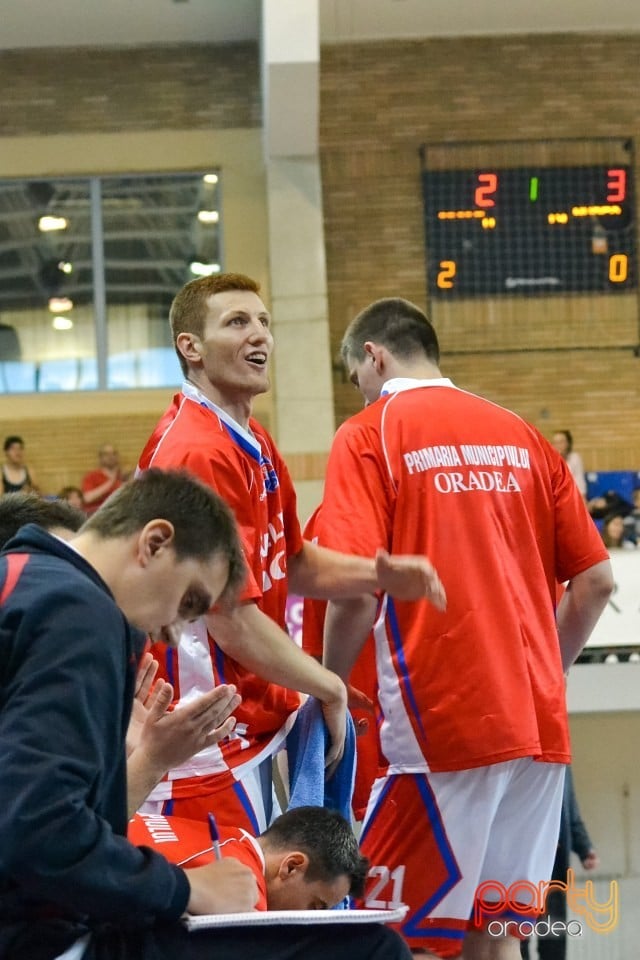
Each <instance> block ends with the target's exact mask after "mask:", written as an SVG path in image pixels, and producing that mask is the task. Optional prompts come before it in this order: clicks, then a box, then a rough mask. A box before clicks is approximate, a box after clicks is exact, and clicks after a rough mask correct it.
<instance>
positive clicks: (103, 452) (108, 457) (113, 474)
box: [81, 443, 127, 516]
mask: <svg viewBox="0 0 640 960" xmlns="http://www.w3.org/2000/svg"><path fill="white" fill-rule="evenodd" d="M126 479H127V477H126V476H125V474H124V473H123V472H122V470H121V469H120V458H119V455H118V451H117V450H116V448H115V447H114V446H113V445H112V444H110V443H103V444H102V446H101V447H100V449H99V450H98V467H97V469H96V470H91V471H90V472H89V473H86V474H85V475H84V477H83V478H82V484H81V486H82V493H83V496H84V509H85V513H87V514H88V515H89V516H91V515H92V514H94V513H95V512H96V510H97V509H98V507H100V506H101V505H102V504H103V503H104V502H105V500H106V499H107V498H108V497H110V496H111V494H112V493H113V492H114V490H117V489H118V487H121V486H122V484H123V483H124V481H125V480H126Z"/></svg>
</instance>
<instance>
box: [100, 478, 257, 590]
mask: <svg viewBox="0 0 640 960" xmlns="http://www.w3.org/2000/svg"><path fill="white" fill-rule="evenodd" d="M157 519H162V520H168V521H169V523H171V525H172V526H173V529H174V541H173V547H174V550H175V554H176V558H177V560H178V561H181V560H204V561H207V560H209V559H210V558H212V557H215V556H220V557H222V558H224V559H225V560H226V561H227V563H228V566H229V575H228V577H227V584H226V586H225V589H224V591H223V593H222V596H221V598H220V600H222V601H224V602H225V603H232V602H233V601H234V599H235V597H236V595H237V594H238V592H239V591H240V589H241V587H242V585H243V584H244V580H245V575H246V567H245V562H244V554H243V552H242V546H241V544H240V537H239V535H238V529H237V526H236V521H235V517H234V515H233V513H232V512H231V509H230V507H228V506H227V504H226V503H225V502H224V500H222V498H221V497H219V496H218V494H217V493H214V491H213V490H211V489H210V488H209V487H207V486H205V484H204V483H201V482H200V480H198V479H197V478H196V477H193V476H192V475H191V474H190V473H188V472H187V471H186V470H158V469H157V468H155V467H152V468H151V469H149V470H145V471H144V472H143V473H141V474H139V475H138V476H137V477H135V479H133V480H129V481H128V483H125V484H124V485H123V486H122V487H120V488H119V489H118V490H116V491H115V493H112V494H111V496H110V497H109V499H108V500H107V501H106V502H105V503H103V504H102V506H101V507H99V509H98V510H97V511H96V512H95V513H94V514H93V516H92V517H90V518H89V519H88V520H87V522H86V523H85V524H84V527H83V531H84V530H92V531H93V532H94V533H96V534H97V535H98V536H100V537H102V538H103V539H105V540H108V539H114V538H116V537H126V536H129V535H130V534H132V533H137V532H138V531H139V530H142V528H143V527H144V526H146V524H147V523H149V522H150V521H151V520H157Z"/></svg>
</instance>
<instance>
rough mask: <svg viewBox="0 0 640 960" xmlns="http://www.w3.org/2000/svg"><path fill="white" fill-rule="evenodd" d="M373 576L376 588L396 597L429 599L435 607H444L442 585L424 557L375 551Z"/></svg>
mask: <svg viewBox="0 0 640 960" xmlns="http://www.w3.org/2000/svg"><path fill="white" fill-rule="evenodd" d="M376 575H377V577H378V586H379V587H380V589H381V590H384V592H385V593H388V594H390V596H392V597H395V599H396V600H430V601H431V603H432V604H433V605H434V607H437V608H438V610H445V609H446V606H447V597H446V594H445V592H444V587H443V586H442V583H441V582H440V578H439V576H438V574H437V573H436V571H435V569H434V568H433V566H432V565H431V564H430V563H429V561H428V560H427V558H426V557H420V556H411V555H402V556H391V555H390V554H389V553H387V551H386V550H382V549H381V550H378V552H377V554H376Z"/></svg>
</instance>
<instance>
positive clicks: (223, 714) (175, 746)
mask: <svg viewBox="0 0 640 960" xmlns="http://www.w3.org/2000/svg"><path fill="white" fill-rule="evenodd" d="M159 684H162V686H161V688H160V691H159V692H158V693H157V694H156V687H158V685H159ZM172 696H173V688H172V686H171V684H170V683H165V682H164V681H157V682H156V686H155V687H154V689H153V690H152V692H151V694H150V695H149V697H148V698H147V701H146V703H145V709H146V716H145V719H144V722H143V724H142V726H141V728H140V736H139V739H138V746H137V748H136V750H139V751H142V752H143V753H144V754H145V755H146V757H147V759H148V762H149V764H150V766H152V767H153V768H154V769H155V770H157V771H161V773H160V776H162V775H164V773H165V772H166V771H167V770H170V769H171V768H172V767H177V766H179V765H180V764H181V763H184V762H185V760H188V759H189V758H190V757H192V756H193V755H194V754H195V753H199V752H200V750H204V748H205V747H210V746H212V745H213V744H214V743H218V741H219V740H224V738H225V737H228V736H229V734H230V733H231V732H232V731H233V728H234V726H235V723H236V721H235V717H232V716H231V714H232V713H233V711H234V710H235V709H236V708H237V707H238V706H239V705H240V700H241V698H240V696H239V695H238V694H237V693H236V688H235V687H234V686H232V685H226V684H224V685H221V686H218V687H214V689H213V690H210V691H209V692H208V693H204V694H202V695H201V696H199V697H196V698H195V699H193V700H190V701H189V702H187V703H182V704H180V706H179V707H177V708H176V709H175V710H168V707H169V704H170V703H171V698H172Z"/></svg>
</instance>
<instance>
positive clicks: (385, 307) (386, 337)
mask: <svg viewBox="0 0 640 960" xmlns="http://www.w3.org/2000/svg"><path fill="white" fill-rule="evenodd" d="M368 340H371V341H373V343H379V344H382V345H383V346H385V347H386V348H387V349H388V350H389V352H390V353H392V354H393V355H394V356H396V357H400V358H401V359H403V360H406V359H409V358H411V357H414V356H416V354H422V355H423V356H426V357H427V358H428V359H429V360H431V361H432V362H433V363H438V361H439V360H440V347H439V345H438V337H437V336H436V332H435V330H434V329H433V326H432V325H431V323H430V322H429V320H428V319H427V316H426V314H425V313H423V312H422V310H421V309H420V308H419V307H417V306H416V305H415V303H411V301H410V300H403V299H402V298H401V297H386V298H385V299H383V300H376V301H374V303H371V304H369V306H368V307H365V309H364V310H362V311H361V312H360V313H359V314H358V316H357V317H356V318H355V319H354V320H352V321H351V323H350V324H349V326H348V327H347V329H346V331H345V334H344V337H343V338H342V346H341V348H340V353H341V356H342V359H343V361H344V362H345V363H347V362H348V360H349V358H351V359H353V360H358V361H362V360H364V359H365V357H366V351H365V349H364V345H365V343H366V342H367V341H368Z"/></svg>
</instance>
